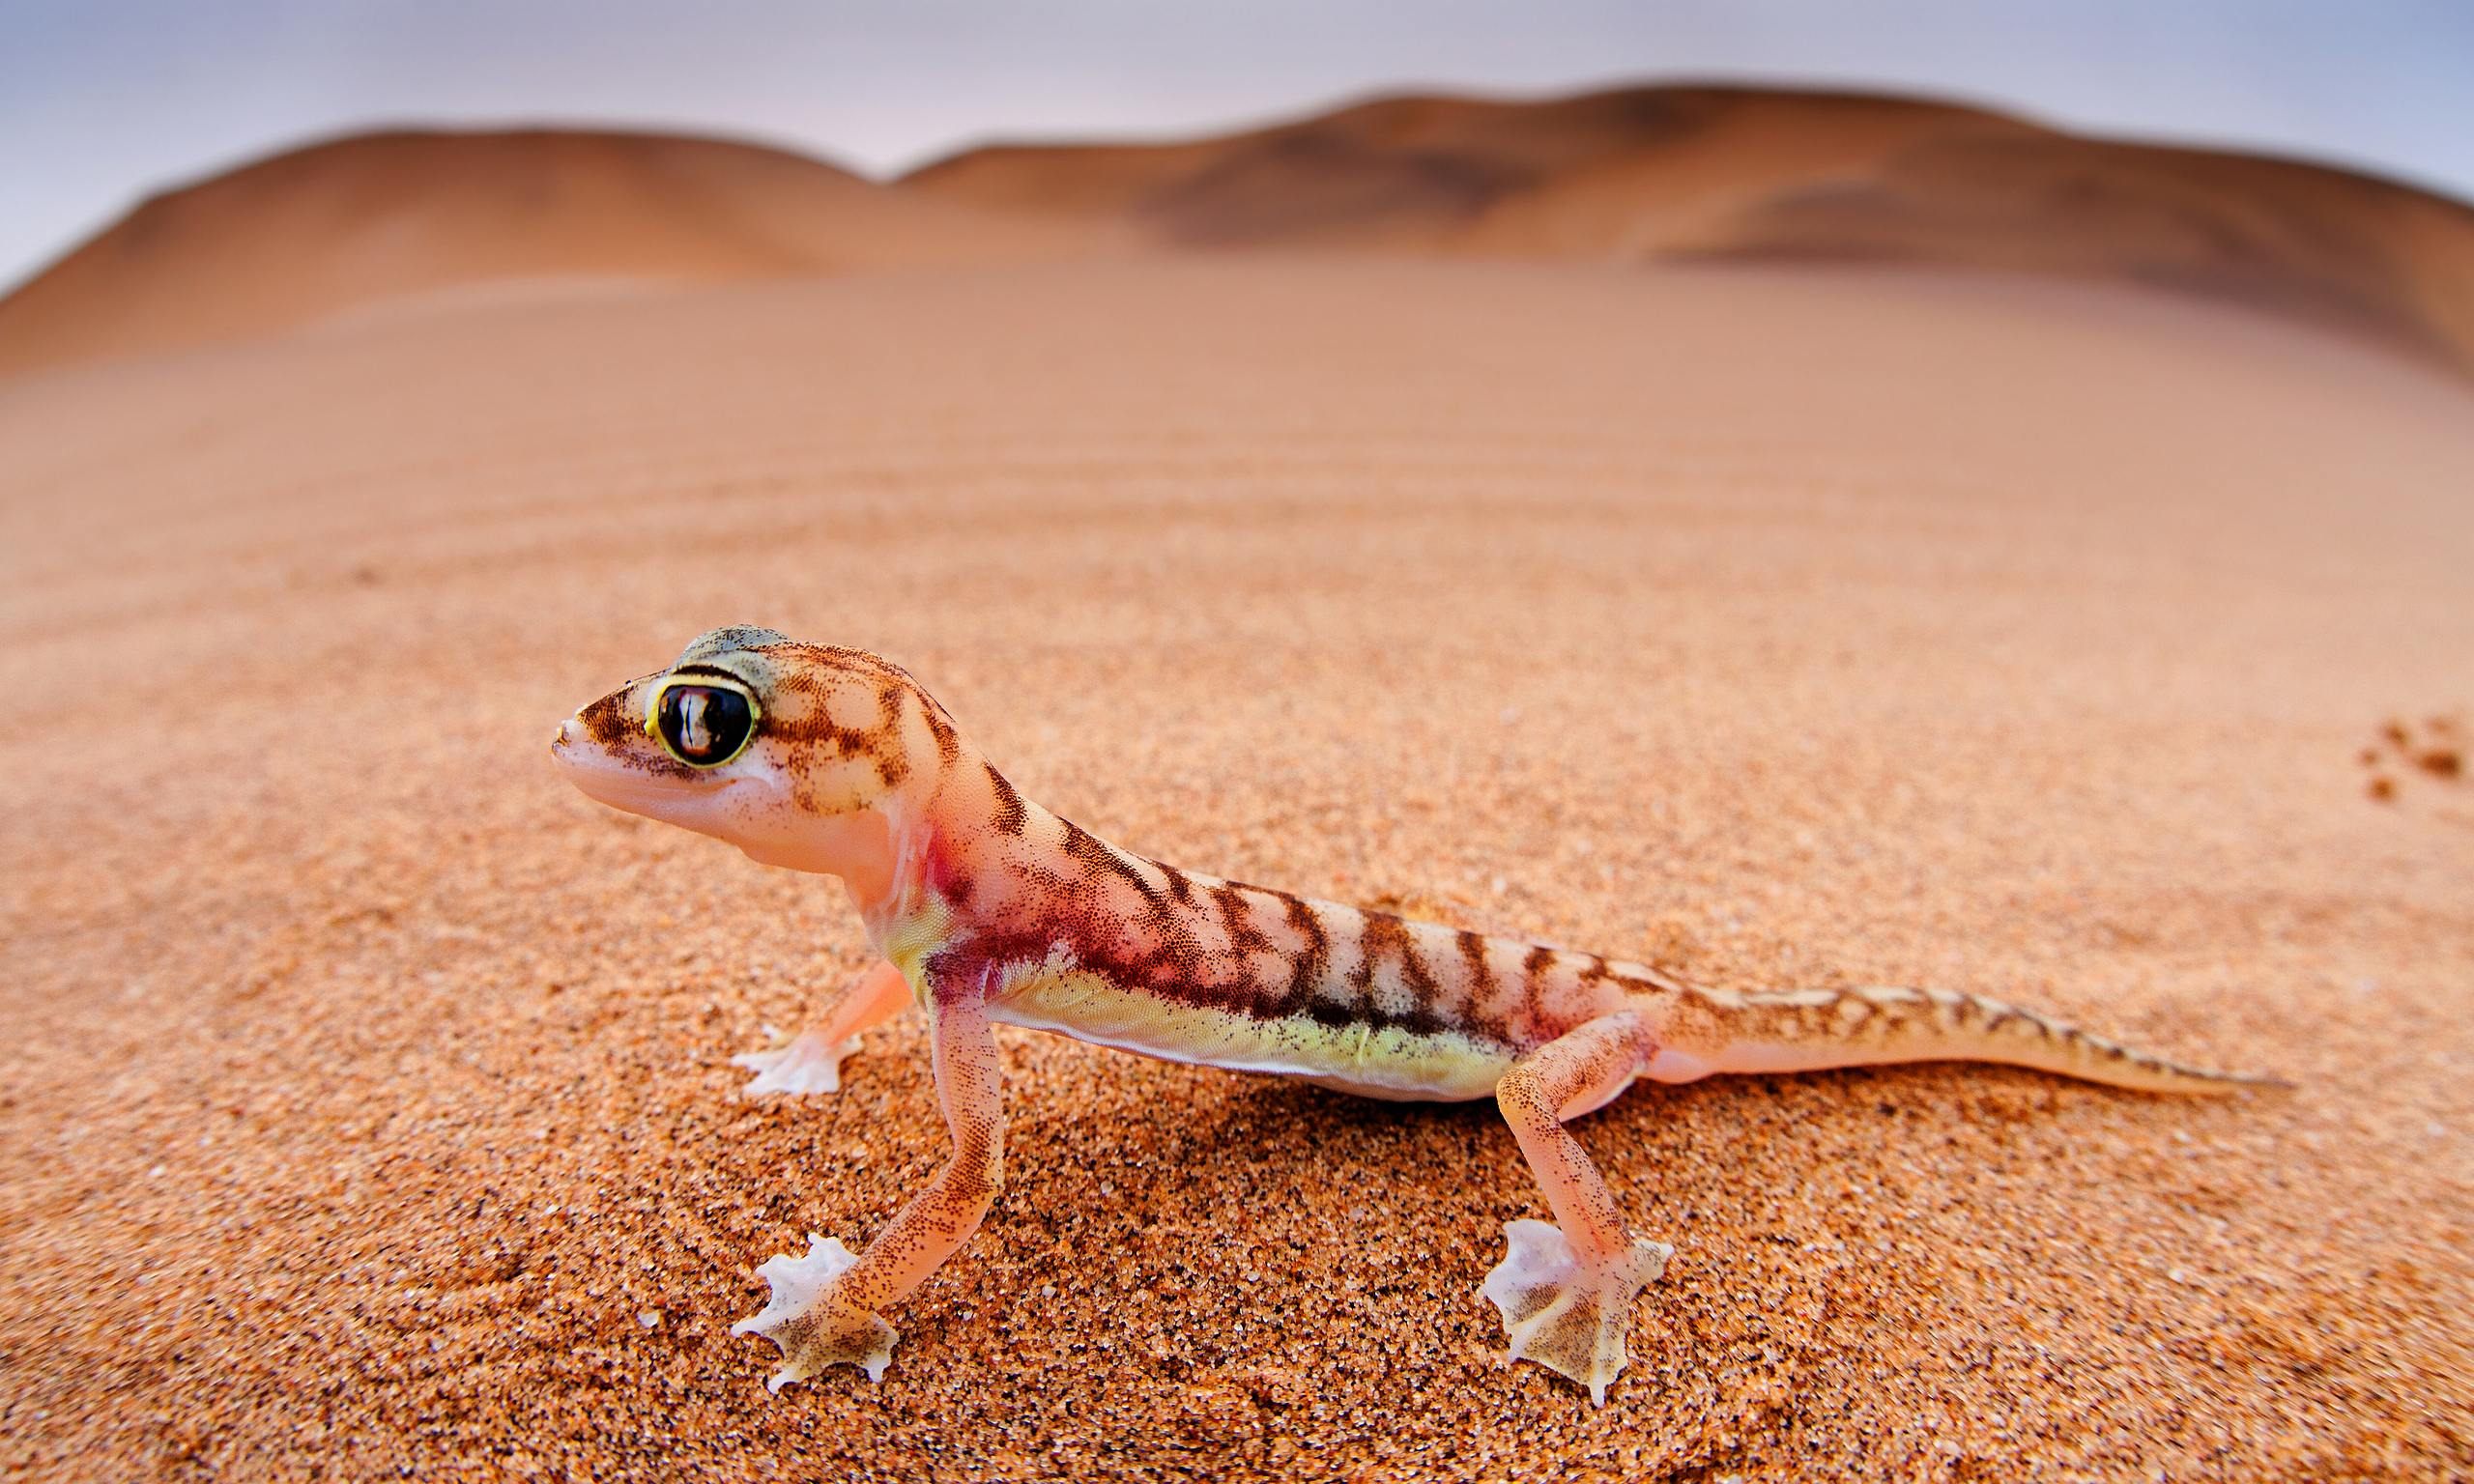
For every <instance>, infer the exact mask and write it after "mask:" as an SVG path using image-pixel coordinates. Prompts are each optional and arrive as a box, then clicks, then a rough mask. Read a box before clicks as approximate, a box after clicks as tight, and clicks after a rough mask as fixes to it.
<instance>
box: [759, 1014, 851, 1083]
mask: <svg viewBox="0 0 2474 1484" xmlns="http://www.w3.org/2000/svg"><path fill="white" fill-rule="evenodd" d="M764 1034H765V1035H767V1036H770V1037H772V1038H773V1039H774V1040H773V1044H771V1045H769V1046H767V1047H765V1048H764V1049H763V1050H762V1051H749V1052H746V1053H744V1054H742V1055H739V1056H734V1057H732V1058H731V1065H732V1066H734V1067H744V1068H746V1069H747V1070H750V1071H753V1072H755V1073H756V1076H755V1077H754V1079H753V1080H751V1081H750V1082H749V1083H748V1084H747V1086H746V1087H745V1088H744V1089H743V1090H742V1091H741V1092H740V1094H739V1096H740V1097H742V1098H761V1097H762V1096H763V1095H764V1094H766V1093H791V1094H793V1095H796V1094H801V1093H838V1092H840V1091H842V1059H843V1058H844V1057H846V1056H849V1055H850V1054H851V1053H852V1052H854V1051H856V1050H858V1049H859V1038H858V1037H856V1036H853V1037H851V1038H850V1039H849V1040H848V1041H844V1042H831V1041H827V1040H825V1039H824V1035H823V1033H822V1032H820V1031H809V1032H807V1033H805V1034H804V1035H801V1036H799V1037H798V1038H796V1039H795V1040H790V1041H785V1040H783V1039H782V1034H781V1032H779V1031H776V1030H775V1029H773V1027H771V1026H769V1025H768V1026H766V1027H765V1028H764Z"/></svg>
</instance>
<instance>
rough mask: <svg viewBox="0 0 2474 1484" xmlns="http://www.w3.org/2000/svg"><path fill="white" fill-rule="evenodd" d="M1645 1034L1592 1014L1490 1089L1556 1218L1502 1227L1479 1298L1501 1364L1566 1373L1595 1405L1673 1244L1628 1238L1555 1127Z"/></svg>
mask: <svg viewBox="0 0 2474 1484" xmlns="http://www.w3.org/2000/svg"><path fill="white" fill-rule="evenodd" d="M1648 1035H1649V1027H1648V1024H1647V1022H1646V1021H1644V1020H1643V1019H1642V1017H1641V1016H1639V1015H1638V1014H1635V1013H1629V1012H1623V1013H1615V1014H1610V1015H1601V1016H1599V1017H1598V1018H1597V1019H1595V1020H1591V1021H1589V1022H1587V1023H1585V1024H1583V1025H1580V1026H1578V1027H1576V1028H1574V1029H1573V1030H1571V1031H1569V1032H1567V1033H1566V1034H1565V1035H1563V1036H1560V1037H1558V1038H1557V1039H1555V1040H1554V1041H1551V1042H1547V1043H1546V1044H1545V1045H1543V1046H1540V1047H1539V1048H1538V1049H1537V1050H1535V1051H1533V1052H1531V1053H1530V1054H1529V1055H1527V1056H1524V1057H1522V1058H1521V1059H1520V1060H1519V1061H1518V1062H1517V1063H1515V1064H1513V1066H1512V1069H1511V1070H1510V1071H1508V1072H1506V1073H1504V1077H1503V1080H1502V1081H1501V1082H1499V1083H1497V1084H1496V1086H1495V1101H1496V1104H1497V1105H1498V1106H1499V1107H1501V1108H1502V1109H1503V1115H1504V1121H1505V1122H1507V1123H1509V1124H1510V1125H1511V1131H1512V1136H1513V1137H1514V1138H1516V1139H1518V1140H1519V1141H1520V1152H1521V1154H1523V1155H1524V1156H1527V1157H1528V1159H1529V1168H1530V1173H1531V1174H1533V1175H1535V1176H1536V1177H1537V1180H1538V1184H1539V1188H1540V1189H1541V1190H1543V1191H1544V1192H1545V1195H1546V1204H1547V1206H1548V1207H1550V1208H1551V1209H1552V1210H1553V1211H1554V1213H1555V1220H1554V1223H1553V1224H1551V1225H1550V1224H1548V1223H1547V1222H1544V1221H1514V1222H1512V1223H1511V1224H1510V1225H1509V1226H1507V1227H1506V1228H1505V1229H1504V1235H1505V1236H1506V1238H1507V1239H1509V1241H1510V1252H1509V1253H1508V1254H1507V1255H1506V1256H1505V1258H1504V1260H1503V1262H1502V1263H1501V1264H1500V1265H1498V1266H1497V1267H1496V1268H1495V1269H1494V1270H1493V1271H1491V1272H1489V1273H1487V1274H1486V1281H1485V1284H1484V1286H1483V1287H1482V1288H1481V1289H1480V1290H1479V1292H1480V1293H1481V1294H1482V1295H1484V1296H1485V1297H1486V1298H1488V1299H1492V1300H1494V1303H1495V1305H1496V1307H1498V1308H1500V1309H1502V1310H1503V1316H1504V1329H1505V1332H1506V1333H1507V1334H1509V1335H1510V1340H1511V1352H1510V1357H1509V1358H1510V1359H1512V1360H1535V1361H1537V1362H1538V1363H1539V1364H1540V1365H1543V1366H1545V1367H1547V1368H1548V1369H1550V1370H1554V1371H1559V1372H1561V1373H1563V1374H1564V1375H1566V1376H1568V1377H1570V1378H1571V1379H1572V1380H1574V1381H1577V1382H1579V1383H1580V1384H1582V1385H1585V1386H1587V1387H1589V1393H1590V1400H1591V1401H1593V1402H1595V1403H1597V1405H1599V1406H1604V1405H1605V1404H1606V1386H1607V1384H1608V1383H1609V1382H1611V1381H1613V1380H1614V1379H1615V1377H1616V1373H1618V1372H1620V1371H1622V1370H1623V1369H1624V1362H1625V1359H1626V1358H1627V1357H1626V1356H1625V1349H1624V1335H1625V1330H1626V1329H1628V1328H1629V1327H1631V1322H1632V1317H1631V1309H1632V1299H1633V1296H1635V1295H1637V1294H1638V1293H1640V1291H1641V1290H1642V1289H1643V1288H1644V1287H1646V1286H1647V1285H1648V1284H1649V1283H1650V1282H1651V1281H1652V1280H1653V1279H1654V1278H1656V1277H1657V1275H1658V1274H1659V1273H1661V1272H1663V1271H1665V1270H1666V1260H1667V1258H1668V1257H1669V1256H1670V1255H1672V1254H1673V1252H1674V1251H1675V1249H1674V1248H1673V1247H1670V1246H1668V1245H1667V1244H1666V1243H1664V1242H1662V1241H1640V1240H1636V1239H1635V1238H1634V1237H1633V1236H1632V1233H1631V1229H1630V1228H1629V1227H1627V1226H1626V1225H1625V1222H1624V1216H1623V1213H1621V1212H1619V1211H1617V1210H1616V1207H1615V1197H1614V1196H1613V1195H1612V1194H1610V1193H1609V1192H1608V1190H1607V1188H1606V1182H1605V1181H1603V1180H1601V1179H1599V1178H1598V1174H1597V1169H1596V1168H1595V1167H1594V1166H1593V1165H1591V1163H1590V1162H1589V1156H1588V1154H1586V1153H1585V1152H1584V1151H1583V1150H1582V1149H1581V1146H1580V1144H1579V1142H1578V1141H1577V1140H1575V1139H1574V1138H1573V1137H1572V1136H1571V1134H1570V1133H1569V1132H1568V1131H1567V1130H1566V1129H1565V1127H1564V1120H1565V1119H1567V1118H1577V1117H1579V1116H1580V1115H1581V1114H1583V1113H1586V1112H1589V1111H1590V1110H1591V1109H1593V1108H1596V1107H1598V1106H1599V1105H1601V1104H1603V1103H1604V1102H1606V1101H1607V1100H1608V1099H1611V1098H1613V1097H1614V1096H1615V1095H1616V1094H1617V1093H1620V1092H1621V1091H1623V1089H1624V1086H1625V1084H1626V1083H1628V1082H1629V1081H1631V1080H1632V1078H1633V1076H1634V1075H1635V1074H1636V1073H1638V1071H1639V1070H1640V1068H1641V1066H1642V1063H1643V1062H1644V1061H1645V1060H1646V1058H1647V1056H1648V1053H1649V1050H1650V1047H1649V1045H1648Z"/></svg>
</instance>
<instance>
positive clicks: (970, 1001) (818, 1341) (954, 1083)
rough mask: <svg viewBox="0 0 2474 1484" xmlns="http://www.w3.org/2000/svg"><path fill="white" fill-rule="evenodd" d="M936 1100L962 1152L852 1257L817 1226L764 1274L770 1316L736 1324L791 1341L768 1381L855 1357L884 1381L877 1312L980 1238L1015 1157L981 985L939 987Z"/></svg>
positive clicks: (886, 1338) (885, 1341)
mask: <svg viewBox="0 0 2474 1484" xmlns="http://www.w3.org/2000/svg"><path fill="white" fill-rule="evenodd" d="M929 1013H930V1014H931V1015H932V1016H933V1017H934V1021H933V1029H932V1032H931V1036H932V1040H933V1043H934V1045H935V1070H936V1098H937V1101H938V1102H940V1103H941V1104H942V1105H943V1107H944V1110H945V1126H946V1127H947V1128H948V1129H949V1130H950V1131H951V1132H952V1134H953V1140H954V1149H953V1153H952V1154H951V1155H950V1156H947V1157H946V1160H945V1163H944V1165H943V1167H942V1168H940V1169H938V1170H937V1171H936V1174H935V1177H934V1178H933V1179H931V1180H930V1181H929V1183H928V1187H927V1188H926V1189H924V1190H922V1191H920V1192H919V1193H918V1194H917V1195H915V1196H912V1197H911V1198H910V1201H909V1203H908V1204H907V1205H906V1206H904V1207H903V1208H902V1210H901V1211H900V1212H899V1213H896V1214H895V1216H894V1218H893V1220H892V1222H891V1223H889V1224H888V1225H887V1226H886V1227H885V1229H884V1230H883V1231H882V1232H879V1233H878V1234H877V1240H876V1241H872V1242H870V1243H869V1244H868V1247H867V1250H866V1251H864V1252H862V1253H860V1254H859V1255H858V1256H857V1257H855V1258H853V1257H852V1256H851V1255H850V1253H849V1250H848V1249H847V1248H845V1247H844V1246H843V1245H842V1243H841V1242H839V1241H834V1240H832V1239H830V1238H820V1237H816V1236H813V1235H811V1236H810V1238H809V1239H808V1241H809V1246H808V1250H807V1252H806V1253H805V1254H804V1255H802V1256H795V1257H794V1256H790V1255H784V1256H781V1257H776V1258H774V1259H772V1260H771V1261H769V1262H767V1263H765V1264H764V1265H763V1266H762V1268H760V1269H758V1270H757V1271H758V1272H759V1273H761V1274H762V1276H763V1277H764V1278H765V1279H766V1280H767V1281H768V1282H769V1283H770V1284H771V1285H772V1290H773V1294H772V1299H771V1300H770V1301H769V1302H767V1303H766V1304H765V1306H764V1310H763V1312H762V1313H760V1314H757V1315H755V1316H754V1317H752V1318H749V1319H743V1320H741V1321H739V1322H738V1323H737V1324H735V1325H734V1326H732V1327H731V1332H732V1333H733V1334H750V1333H753V1334H762V1335H763V1336H764V1337H765V1338H766V1339H768V1340H771V1341H772V1342H773V1343H774V1344H775V1345H778V1346H780V1347H781V1350H782V1356H783V1361H782V1367H781V1369H780V1370H777V1371H775V1372H774V1373H773V1376H772V1379H771V1380H769V1381H767V1382H766V1383H765V1384H766V1385H767V1386H768V1387H770V1388H771V1389H773V1390H776V1391H778V1390H780V1389H781V1388H782V1387H783V1386H784V1385H786V1384H790V1383H791V1382H793V1381H804V1380H806V1379H807V1378H809V1377H811V1376H813V1375H815V1374H816V1373H817V1372H819V1371H820V1370H822V1369H824V1368H825V1367H826V1366H829V1365H837V1364H849V1365H855V1366H857V1367H859V1368H860V1369H861V1370H863V1371H866V1372H867V1373H868V1379H869V1380H871V1381H875V1380H877V1379H879V1378H880V1377H882V1376H883V1374H884V1368H885V1364H886V1362H887V1361H888V1360H890V1359H891V1358H892V1357H893V1345H894V1340H895V1338H896V1336H895V1333H894V1327H893V1326H891V1325H889V1324H887V1323H886V1322H885V1320H884V1317H883V1316H882V1315H880V1314H878V1313H877V1310H878V1309H879V1308H883V1307H887V1306H890V1305H892V1304H895V1303H899V1302H900V1301H901V1300H902V1299H905V1298H906V1297H907V1296H908V1295H909V1294H910V1292H911V1291H912V1290H913V1289H916V1288H917V1287H918V1286H919V1285H920V1284H921V1283H923V1282H925V1281H927V1278H928V1275H929V1274H930V1273H932V1272H934V1271H935V1270H936V1268H937V1266H938V1265H939V1264H941V1263H943V1262H944V1260H945V1259H946V1258H947V1257H950V1256H952V1255H953V1252H954V1249H955V1248H957V1247H959V1246H961V1245H962V1244H963V1243H964V1241H969V1240H970V1235H971V1233H973V1232H975V1231H977V1230H978V1229H979V1223H980V1218H981V1217H982V1216H984V1215H986V1214H987V1213H988V1207H989V1203H990V1202H991V1201H992V1200H994V1199H995V1198H996V1187H997V1184H999V1182H1000V1181H1001V1180H1002V1179H1003V1173H1004V1159H1005V1098H1004V1074H1003V1072H1002V1071H1001V1070H999V1068H998V1066H997V1061H996V1038H995V1036H994V1035H993V1034H992V1032H991V1031H990V1029H989V1020H988V1013H987V1010H986V1008H985V1007H984V1005H983V1004H982V1003H981V1000H980V998H979V990H978V989H977V987H976V986H975V985H974V986H970V987H968V988H964V986H961V985H954V986H952V989H951V991H950V992H949V991H948V990H947V989H946V988H943V987H936V988H932V990H931V993H930V996H929Z"/></svg>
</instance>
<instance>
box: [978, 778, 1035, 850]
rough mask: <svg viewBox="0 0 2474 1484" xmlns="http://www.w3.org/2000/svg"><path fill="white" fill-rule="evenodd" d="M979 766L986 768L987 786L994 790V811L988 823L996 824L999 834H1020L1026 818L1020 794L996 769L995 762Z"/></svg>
mask: <svg viewBox="0 0 2474 1484" xmlns="http://www.w3.org/2000/svg"><path fill="white" fill-rule="evenodd" d="M980 766H981V767H983V768H986V769H987V770H988V786H989V787H991V788H993V789H995V790H996V813H995V814H994V815H993V816H992V818H991V819H990V820H989V823H991V824H993V825H994V826H996V829H997V832H998V833H999V834H1003V835H1020V834H1021V833H1022V825H1023V822H1024V821H1025V819H1027V818H1028V814H1027V813H1026V812H1025V811H1024V810H1023V808H1022V796H1021V794H1019V793H1016V792H1015V791H1014V785H1013V784H1012V783H1010V782H1009V781H1007V779H1006V777H1005V775H1004V774H1002V773H999V772H997V771H996V764H994V763H992V762H983V763H981V764H980Z"/></svg>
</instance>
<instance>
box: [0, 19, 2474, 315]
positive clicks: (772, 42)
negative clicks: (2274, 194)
mask: <svg viewBox="0 0 2474 1484" xmlns="http://www.w3.org/2000/svg"><path fill="white" fill-rule="evenodd" d="M1679 76H1682V77H1718V78H1747V79H1773V80H1785V81H1805V82H1837V83H1852V84H1859V85H1862V84H1869V85H1874V86H1879V87H1885V88H1898V89H1912V90H1917V91H1925V92H1932V93H1937V94H1942V95H1950V96H1956V97H1959V98H1963V99H1969V100H1978V101H1986V102H1992V103H1997V104H2001V105H2006V106H2009V107H2012V108H2015V109H2019V110H2022V111H2025V112H2028V113H2030V114H2033V115H2036V116H2040V117H2042V118H2045V119H2048V120H2051V121H2055V122H2058V123H2063V124H2069V125H2075V126H2079V127H2082V128H2090V129H2095V130H2099V131H2109V132H2124V133H2135V134H2142V135H2148V136H2154V137H2162V138H2172V139H2179V140H2191V141H2200V142H2207V143H2231V144H2239V145H2248V146H2251V147H2254V148H2260V149H2268V150H2274V151H2280V152H2284V153H2289V154H2300V155H2305V156H2310V157H2318V158H2322V159H2328V160H2333V161H2337V162H2340V163H2350V164H2357V165H2369V166H2372V167H2374V168H2377V169H2380V170H2383V171H2386V172H2388V173H2390V174H2393V175H2399V176H2402V177H2404V178H2406V179H2409V180H2415V181H2419V182H2421V183H2423V184H2426V185H2436V186H2440V187H2442V188H2445V189H2449V190H2451V191H2453V192H2455V193H2456V194H2458V195H2460V196H2464V197H2469V198H2474V0H2361V3H2349V0H2316V3H2297V0H1935V3H1927V0H1888V3H1864V0H1681V3H1663V0H1636V3H1630V4H1622V3H1613V0H1504V3H1499V4H1491V5H1480V4H1471V3H1465V0H1399V3H1394V4H1372V3H1365V0H1250V3H1244V4H1201V3H1181V0H858V3H836V0H807V3H791V0H735V3H732V0H707V3H691V0H672V3H662V4H655V3H650V0H492V3H484V0H360V3H356V0H0V284H5V283H8V282H12V281H14V280H15V279H16V278H18V277H19V276H21V275H22V274H24V273H25V272H27V271H31V270H32V269H33V268H34V267H36V266H37V265H38V264H39V263H40V262H41V261H43V260H45V259H47V258H49V257H50V256H52V255H53V254H55V253H57V252H58V251H60V250H62V249H63V248H65V247H67V246H68V245H70V244H71V243H73V242H75V241H76V240H77V239H79V238H81V237H83V236H85V235H86V234H87V233H89V232H91V231H93V230H95V229H96V228H98V227H100V226H101V225H103V224H104V223H105V222H106V221H108V220H109V219H110V218H111V217H113V216H115V215H117V214H120V213H121V212H122V211H124V210H126V209H127V208H128V207H129V205H130V204H131V203H132V202H133V201H135V200H136V199H137V198H138V197H140V196H142V195H144V194H145V193H147V192H148V191H150V190H154V189H157V188H159V187H161V186H163V185H170V184H174V183H177V182H180V181H183V180H186V179H189V178H193V177H196V176H198V175H201V174H205V173H209V172H211V171H213V170H215V169H216V168H218V167H220V166H223V165H226V164H229V163H233V162H235V161H237V160H239V159H242V158H245V157H251V156H255V155H260V154H265V153H268V152H270V151H272V150H274V149H277V148H280V147H282V146H285V145H288V144H292V143H295V142H297V141H299V140H302V139H303V138H305V137H308V136H312V135H317V134H324V133H330V132H333V131H336V130H339V129H347V128H360V127H364V126H368V125H373V124H381V123H408V122H455V123H467V124H502V123H509V122H520V121H570V122H573V121H582V122H592V123H614V122H615V123H628V124H640V125H653V126H683V127H689V128H702V129H706V130H715V131H725V132H731V133H738V134H747V135H753V136H756V137H759V138H763V139H768V140H773V141H777V142H783V143H788V144H791V145H795V146H799V147H803V148H806V149H809V150H812V151H814V152H817V153H820V154H823V155H826V156H829V157H833V158H836V159H838V160H840V161H841V162H843V163H846V164H851V165H856V166H858V167H861V168H864V169H868V170H872V171H889V170H896V169H900V168H902V167H904V166H907V165H911V164H916V163H919V162H921V161H923V160H925V159H927V158H929V157H934V156H935V155H938V154H941V153H943V152H945V151H947V150H949V149H952V148H954V147H955V146H957V145H961V144H964V143H968V142H971V141H975V140H978V139H982V138H985V137H988V136H990V135H999V134H1002V135H1026V134H1027V135H1060V134H1061V135H1077V136H1096V135H1116V136H1124V135H1145V134H1157V133H1163V132H1175V131H1180V130H1194V129H1202V128H1222V127H1223V126H1226V125H1229V124H1234V123H1239V122H1251V121H1255V120H1260V119H1262V118H1264V117H1266V116H1272V115H1280V114H1286V113H1291V112H1296V111H1302V110H1306V109H1309V108H1315V107H1319V106H1322V105H1324V104H1327V103H1330V102H1332V101H1335V100H1339V99H1343V98H1348V97H1352V96H1356V95H1362V94H1365V93H1367V92H1370V91H1375V90H1381V89H1392V88H1397V87H1402V86H1427V87H1459V88H1475V89H1488V90H1497V91H1512V92H1524V93H1534V92H1542V91H1559V90H1564V89H1568V88H1572V87H1575V86H1581V85H1587V84H1597V83H1605V82H1611V81H1615V80H1619V79H1632V78H1661V77H1679Z"/></svg>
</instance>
